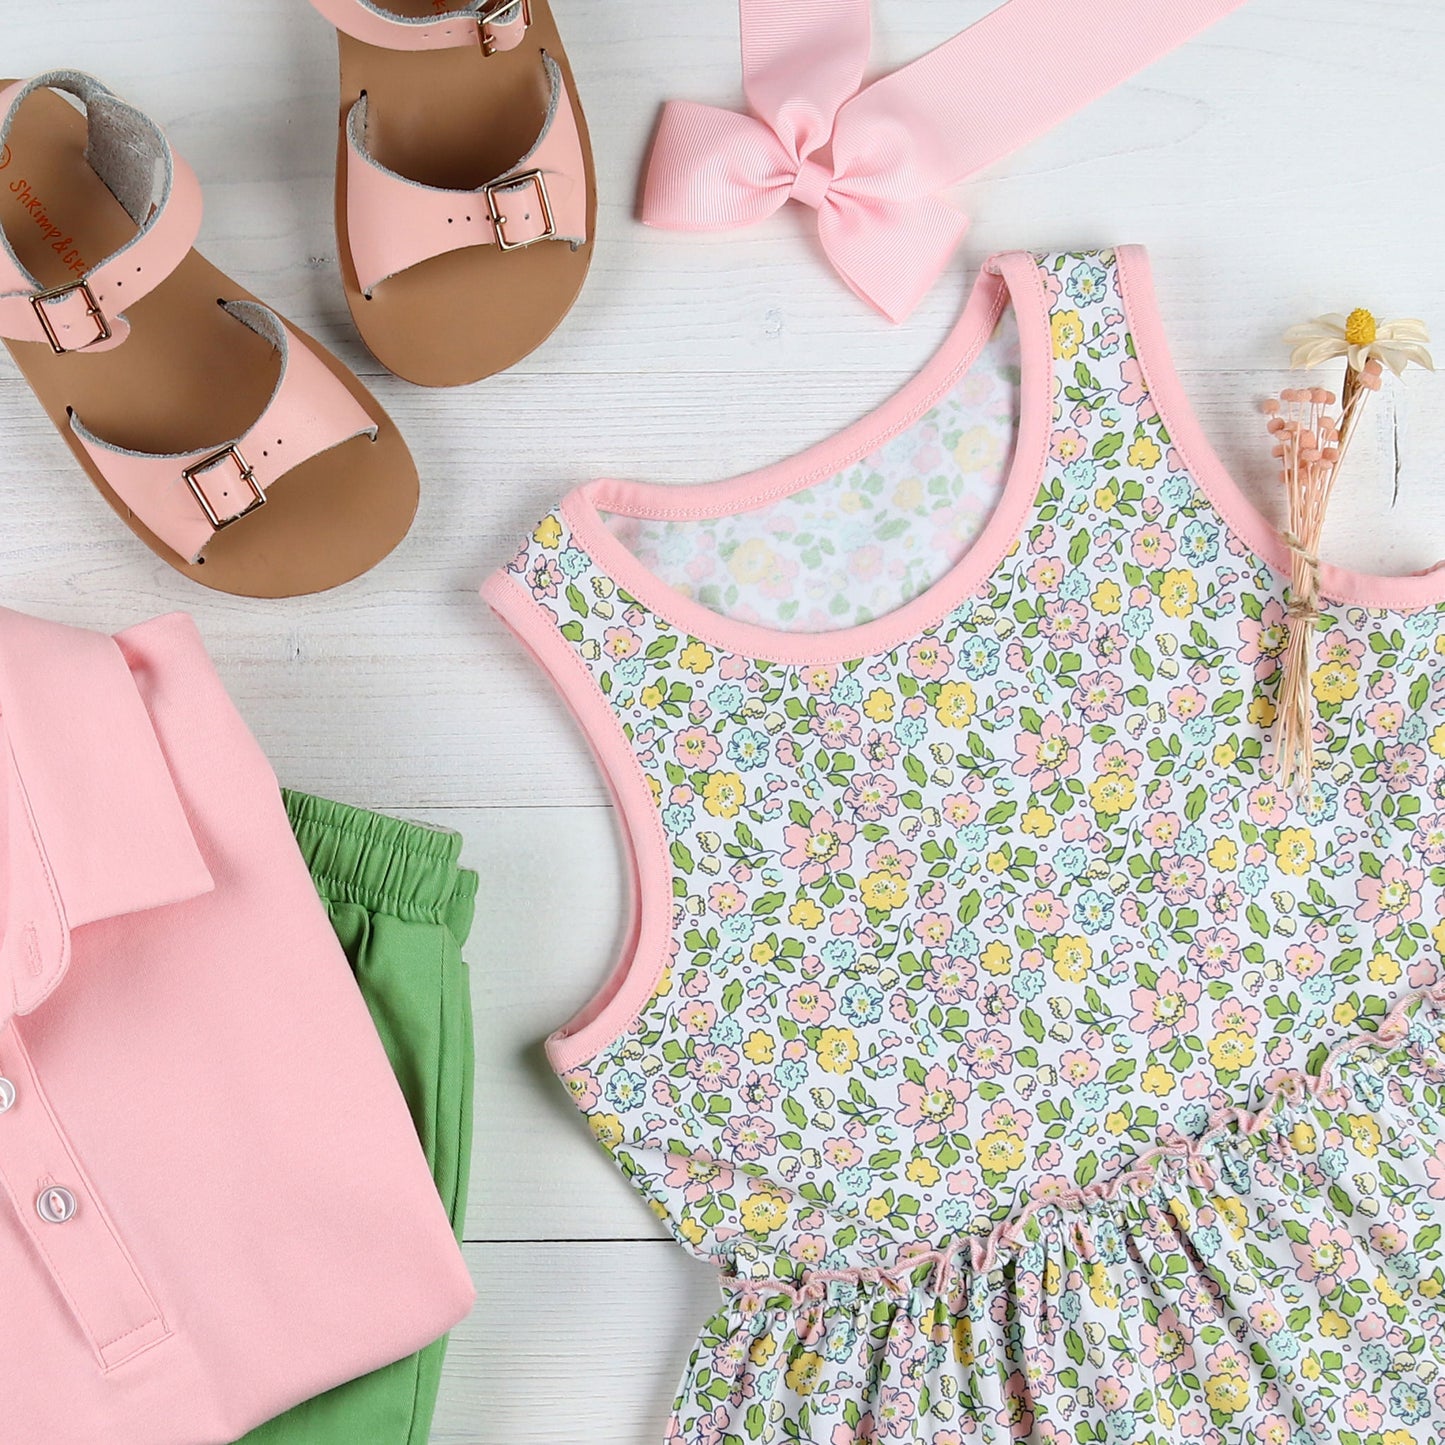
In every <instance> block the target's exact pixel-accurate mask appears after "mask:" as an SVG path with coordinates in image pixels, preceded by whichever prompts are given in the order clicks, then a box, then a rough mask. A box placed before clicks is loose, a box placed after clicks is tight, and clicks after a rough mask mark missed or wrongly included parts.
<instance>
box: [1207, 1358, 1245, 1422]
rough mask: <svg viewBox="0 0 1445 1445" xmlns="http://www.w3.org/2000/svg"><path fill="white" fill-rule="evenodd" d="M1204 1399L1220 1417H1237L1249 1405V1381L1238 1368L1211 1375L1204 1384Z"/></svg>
mask: <svg viewBox="0 0 1445 1445" xmlns="http://www.w3.org/2000/svg"><path fill="white" fill-rule="evenodd" d="M1204 1398H1205V1399H1206V1400H1208V1401H1209V1406H1210V1409H1212V1410H1218V1411H1219V1413H1220V1414H1221V1415H1237V1414H1238V1413H1239V1412H1240V1411H1241V1410H1243V1409H1245V1408H1247V1407H1248V1405H1249V1381H1248V1380H1246V1379H1245V1377H1244V1371H1243V1370H1241V1369H1239V1368H1238V1367H1234V1368H1229V1369H1224V1370H1221V1371H1218V1372H1217V1373H1214V1374H1211V1375H1210V1376H1209V1377H1208V1378H1207V1379H1206V1380H1205V1382H1204Z"/></svg>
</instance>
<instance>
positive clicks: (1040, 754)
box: [1013, 713, 1084, 788]
mask: <svg viewBox="0 0 1445 1445" xmlns="http://www.w3.org/2000/svg"><path fill="white" fill-rule="evenodd" d="M1083 740H1084V730H1083V728H1081V727H1079V726H1078V725H1077V724H1075V723H1069V724H1067V725H1066V724H1065V722H1064V720H1063V718H1062V717H1060V716H1059V715H1058V714H1057V713H1050V714H1049V715H1048V717H1046V718H1045V719H1044V720H1043V723H1042V724H1041V725H1040V727H1039V730H1038V732H1036V733H1030V732H1023V733H1020V734H1019V735H1018V737H1017V738H1016V739H1015V742H1014V746H1015V747H1016V748H1017V749H1018V758H1017V759H1016V760H1015V762H1014V765H1013V770H1014V772H1015V773H1016V774H1017V775H1018V776H1019V777H1021V778H1028V779H1030V780H1031V782H1032V784H1033V786H1034V787H1035V788H1051V787H1053V785H1054V784H1055V783H1056V782H1058V781H1059V779H1060V778H1071V777H1073V775H1074V774H1075V773H1077V772H1078V771H1079V744H1080V743H1081V742H1083Z"/></svg>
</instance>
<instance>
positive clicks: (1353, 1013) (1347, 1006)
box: [1331, 1002, 1360, 1029]
mask: <svg viewBox="0 0 1445 1445" xmlns="http://www.w3.org/2000/svg"><path fill="white" fill-rule="evenodd" d="M1359 1016H1360V1011H1359V1009H1357V1008H1356V1007H1355V1006H1354V1004H1352V1003H1349V1002H1345V1003H1337V1004H1336V1005H1335V1007H1334V1013H1333V1014H1332V1015H1331V1017H1333V1019H1334V1021H1335V1022H1336V1023H1337V1024H1339V1026H1340V1027H1341V1028H1342V1029H1347V1028H1349V1027H1350V1026H1351V1025H1352V1024H1353V1023H1354V1022H1355V1020H1356V1019H1357V1018H1359Z"/></svg>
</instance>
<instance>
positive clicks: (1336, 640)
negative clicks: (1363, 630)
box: [1315, 627, 1365, 667]
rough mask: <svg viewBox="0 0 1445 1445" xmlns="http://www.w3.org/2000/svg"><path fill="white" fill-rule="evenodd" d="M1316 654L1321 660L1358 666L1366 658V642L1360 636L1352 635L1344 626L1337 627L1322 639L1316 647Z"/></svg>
mask: <svg viewBox="0 0 1445 1445" xmlns="http://www.w3.org/2000/svg"><path fill="white" fill-rule="evenodd" d="M1315 656H1316V657H1317V658H1319V660H1320V661H1321V662H1335V663H1340V664H1342V665H1343V666H1345V667H1358V666H1359V665H1360V664H1361V663H1362V662H1363V661H1364V660H1365V644H1364V643H1363V642H1361V641H1360V639H1359V638H1358V637H1351V636H1349V634H1348V633H1346V632H1345V631H1344V630H1343V629H1342V628H1339V627H1336V628H1335V629H1334V630H1333V631H1331V632H1327V633H1326V634H1325V635H1324V636H1323V637H1322V638H1321V639H1320V641H1319V643H1318V644H1317V645H1316V647H1315Z"/></svg>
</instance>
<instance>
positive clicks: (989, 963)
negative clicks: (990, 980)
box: [978, 938, 1014, 975]
mask: <svg viewBox="0 0 1445 1445" xmlns="http://www.w3.org/2000/svg"><path fill="white" fill-rule="evenodd" d="M978 961H979V963H980V964H982V965H983V970H984V972H985V973H991V974H994V975H998V974H1003V973H1007V972H1008V971H1009V970H1010V969H1011V968H1012V967H1013V962H1014V951H1013V949H1011V948H1010V947H1009V946H1008V944H1006V943H1005V942H1004V941H1003V939H1001V938H996V939H994V941H993V942H992V943H990V944H989V945H988V947H987V948H985V949H984V951H983V954H982V955H981V956H980V958H979V960H978Z"/></svg>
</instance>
